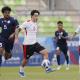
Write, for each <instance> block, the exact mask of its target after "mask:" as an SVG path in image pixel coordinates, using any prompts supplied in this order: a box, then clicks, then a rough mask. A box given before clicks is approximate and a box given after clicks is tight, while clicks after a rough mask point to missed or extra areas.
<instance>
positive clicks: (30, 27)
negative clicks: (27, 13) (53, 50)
mask: <svg viewBox="0 0 80 80" xmlns="http://www.w3.org/2000/svg"><path fill="white" fill-rule="evenodd" d="M39 14H40V13H39V11H38V10H32V11H31V20H29V21H25V22H24V23H23V24H22V25H21V26H20V27H19V28H18V30H16V35H18V33H19V32H20V31H21V30H23V29H24V30H25V34H24V35H23V36H24V41H23V52H24V58H23V60H22V64H21V66H20V71H19V74H20V76H21V77H24V66H25V65H26V63H27V60H28V59H29V58H30V57H31V56H32V55H33V54H34V52H37V53H40V54H42V55H43V57H44V60H43V62H42V66H44V68H45V70H46V72H52V71H53V70H52V69H51V68H50V66H49V64H50V61H49V60H48V51H47V49H45V48H44V47H43V46H41V45H40V44H39V43H38V42H37V41H36V33H37V23H36V22H37V20H38V16H39Z"/></svg>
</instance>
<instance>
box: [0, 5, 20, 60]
mask: <svg viewBox="0 0 80 80" xmlns="http://www.w3.org/2000/svg"><path fill="white" fill-rule="evenodd" d="M1 12H2V14H3V18H0V55H4V57H5V59H6V60H7V59H9V58H11V56H12V54H11V50H12V49H13V44H14V39H15V35H14V32H15V29H16V28H17V27H18V26H19V23H18V21H17V20H16V19H15V18H13V17H11V16H10V13H11V8H10V7H8V6H5V7H3V8H2V10H1Z"/></svg>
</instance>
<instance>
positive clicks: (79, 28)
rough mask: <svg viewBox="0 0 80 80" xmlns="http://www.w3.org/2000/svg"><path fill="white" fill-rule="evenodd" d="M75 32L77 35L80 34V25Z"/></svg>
mask: <svg viewBox="0 0 80 80" xmlns="http://www.w3.org/2000/svg"><path fill="white" fill-rule="evenodd" d="M75 32H76V33H79V32H80V25H79V26H78V28H77V29H76V31H75Z"/></svg>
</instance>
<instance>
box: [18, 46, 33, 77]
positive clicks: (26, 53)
mask: <svg viewBox="0 0 80 80" xmlns="http://www.w3.org/2000/svg"><path fill="white" fill-rule="evenodd" d="M31 53H32V50H31V49H30V46H29V45H28V46H27V45H23V60H22V63H21V66H20V70H19V74H20V76H21V77H24V76H25V74H24V67H25V66H26V64H27V61H28V59H29V58H30V56H31V55H32V54H31Z"/></svg>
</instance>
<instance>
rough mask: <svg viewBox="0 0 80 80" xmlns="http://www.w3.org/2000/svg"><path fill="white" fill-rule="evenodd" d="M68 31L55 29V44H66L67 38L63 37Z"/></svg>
mask: <svg viewBox="0 0 80 80" xmlns="http://www.w3.org/2000/svg"><path fill="white" fill-rule="evenodd" d="M67 36H68V33H67V32H66V31H65V30H61V31H60V30H57V31H56V32H55V37H56V40H57V45H67V39H66V38H64V37H67Z"/></svg>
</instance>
